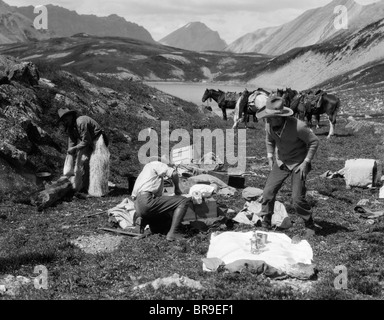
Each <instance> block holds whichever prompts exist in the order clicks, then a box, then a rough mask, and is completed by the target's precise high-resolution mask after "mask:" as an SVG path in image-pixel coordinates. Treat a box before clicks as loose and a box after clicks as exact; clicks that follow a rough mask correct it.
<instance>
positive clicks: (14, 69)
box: [6, 62, 40, 86]
mask: <svg viewBox="0 0 384 320" xmlns="http://www.w3.org/2000/svg"><path fill="white" fill-rule="evenodd" d="M6 74H7V76H8V79H9V81H16V82H21V83H24V84H27V85H31V86H36V85H38V84H39V79H40V75H39V71H38V69H37V67H36V65H35V64H34V63H32V62H21V63H19V64H15V65H12V66H11V67H10V68H9V69H7V70H6Z"/></svg>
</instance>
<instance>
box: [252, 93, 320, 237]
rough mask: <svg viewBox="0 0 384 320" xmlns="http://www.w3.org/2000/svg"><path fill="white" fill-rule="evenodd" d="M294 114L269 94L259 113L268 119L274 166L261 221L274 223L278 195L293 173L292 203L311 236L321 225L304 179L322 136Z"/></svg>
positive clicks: (269, 152)
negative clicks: (312, 210) (309, 199)
mask: <svg viewBox="0 0 384 320" xmlns="http://www.w3.org/2000/svg"><path fill="white" fill-rule="evenodd" d="M292 114H293V111H292V110H291V109H289V108H286V107H284V100H283V99H282V98H281V97H277V96H271V97H269V98H268V100H267V103H266V106H265V107H263V108H262V109H260V110H259V112H258V113H257V114H256V116H257V118H258V119H265V122H266V125H265V131H266V147H267V157H268V164H269V167H270V169H271V172H270V174H269V176H268V179H267V182H266V185H265V188H264V192H263V202H262V213H263V215H264V220H263V222H262V225H263V227H265V228H270V227H271V221H272V215H273V213H274V205H275V200H276V195H277V193H278V191H279V190H280V188H281V186H282V185H283V183H284V181H285V180H286V179H287V178H288V177H289V176H291V181H292V200H293V206H294V208H295V210H296V213H297V214H298V215H299V216H301V217H302V218H303V220H304V223H305V227H306V236H307V237H310V236H313V235H314V234H315V233H316V232H317V231H318V230H319V229H320V227H319V226H318V225H316V224H315V223H314V221H313V218H312V212H311V208H310V205H309V204H308V202H307V201H306V199H305V194H306V187H305V182H306V178H307V175H308V173H309V171H310V170H311V161H312V159H313V157H314V155H315V153H316V151H317V149H318V147H319V138H318V137H317V136H316V135H315V134H314V133H313V131H312V130H311V129H309V128H308V127H307V125H306V123H305V122H303V121H300V120H298V119H296V118H294V117H290V116H291V115H292ZM274 155H275V158H276V160H275V161H274Z"/></svg>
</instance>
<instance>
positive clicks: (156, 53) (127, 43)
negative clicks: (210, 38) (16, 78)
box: [0, 34, 271, 82]
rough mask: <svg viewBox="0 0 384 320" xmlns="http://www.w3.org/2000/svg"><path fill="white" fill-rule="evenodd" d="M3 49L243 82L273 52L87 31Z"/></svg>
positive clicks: (128, 73)
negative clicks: (205, 48)
mask: <svg viewBox="0 0 384 320" xmlns="http://www.w3.org/2000/svg"><path fill="white" fill-rule="evenodd" d="M0 54H4V55H10V56H14V57H16V58H18V59H21V60H23V61H32V62H36V63H37V62H38V61H40V63H45V62H49V63H51V64H52V63H54V64H55V65H56V66H57V68H62V69H64V70H68V71H73V72H82V73H85V74H87V75H88V76H92V77H101V78H104V77H108V78H116V79H118V80H123V79H129V80H133V81H142V80H145V81H151V80H157V81H162V80H166V81H194V82H197V81H233V82H239V79H240V78H241V77H243V76H244V75H245V74H247V72H249V71H250V70H253V71H254V72H255V73H257V68H258V67H261V66H264V65H265V64H266V62H267V61H268V60H269V59H270V58H271V57H270V56H265V55H260V54H256V53H253V54H247V55H245V54H234V53H231V52H223V51H222V52H196V51H189V50H184V49H175V48H174V47H170V46H164V45H161V44H159V43H149V42H146V41H141V40H137V39H131V38H120V37H96V36H91V35H84V34H77V35H74V36H72V37H67V38H54V39H49V40H46V41H36V42H33V43H18V44H9V45H3V46H1V47H0ZM255 73H253V74H255Z"/></svg>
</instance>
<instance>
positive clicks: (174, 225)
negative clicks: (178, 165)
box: [132, 161, 190, 241]
mask: <svg viewBox="0 0 384 320" xmlns="http://www.w3.org/2000/svg"><path fill="white" fill-rule="evenodd" d="M165 177H168V178H171V179H172V182H173V184H174V187H175V190H174V191H175V195H174V196H164V195H163V189H164V178H165ZM181 194H182V192H181V190H180V187H179V176H178V173H177V170H176V169H175V168H174V167H172V165H168V164H165V163H162V162H160V161H152V162H149V163H147V164H146V165H145V166H144V168H143V170H142V171H141V173H140V174H139V176H138V177H137V180H136V182H135V186H134V187H133V191H132V198H133V199H134V200H135V209H136V213H137V216H138V217H141V230H140V232H144V228H145V226H146V225H147V224H149V227H150V229H151V232H153V233H156V232H159V233H163V232H167V240H168V241H175V240H178V239H182V238H183V235H182V234H181V232H180V229H179V228H180V226H181V222H182V221H183V219H184V216H185V214H186V212H187V209H188V206H189V205H190V198H187V197H184V196H181Z"/></svg>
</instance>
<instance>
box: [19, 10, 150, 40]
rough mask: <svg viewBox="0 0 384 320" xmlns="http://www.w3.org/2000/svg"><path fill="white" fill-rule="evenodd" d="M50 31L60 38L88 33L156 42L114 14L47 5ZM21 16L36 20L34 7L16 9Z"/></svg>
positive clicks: (134, 25)
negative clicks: (79, 11) (106, 14)
mask: <svg viewBox="0 0 384 320" xmlns="http://www.w3.org/2000/svg"><path fill="white" fill-rule="evenodd" d="M46 7H47V10H48V30H51V31H53V32H54V33H55V34H56V35H57V36H59V37H70V36H72V35H74V34H78V33H86V34H90V35H96V36H113V37H126V38H133V39H139V40H143V41H147V42H155V41H154V40H153V38H152V36H151V34H150V33H149V32H148V31H147V30H146V29H145V28H143V27H141V26H139V25H137V24H136V23H132V22H128V21H127V20H125V19H124V18H122V17H120V16H118V15H116V14H112V15H110V16H108V17H98V16H95V15H84V14H78V13H77V12H76V11H71V10H68V9H65V8H63V7H60V6H55V5H47V6H46ZM14 9H15V10H16V11H17V12H19V13H20V14H22V15H24V16H26V17H28V18H29V19H34V17H36V14H35V13H33V9H34V7H33V6H28V7H14Z"/></svg>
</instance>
